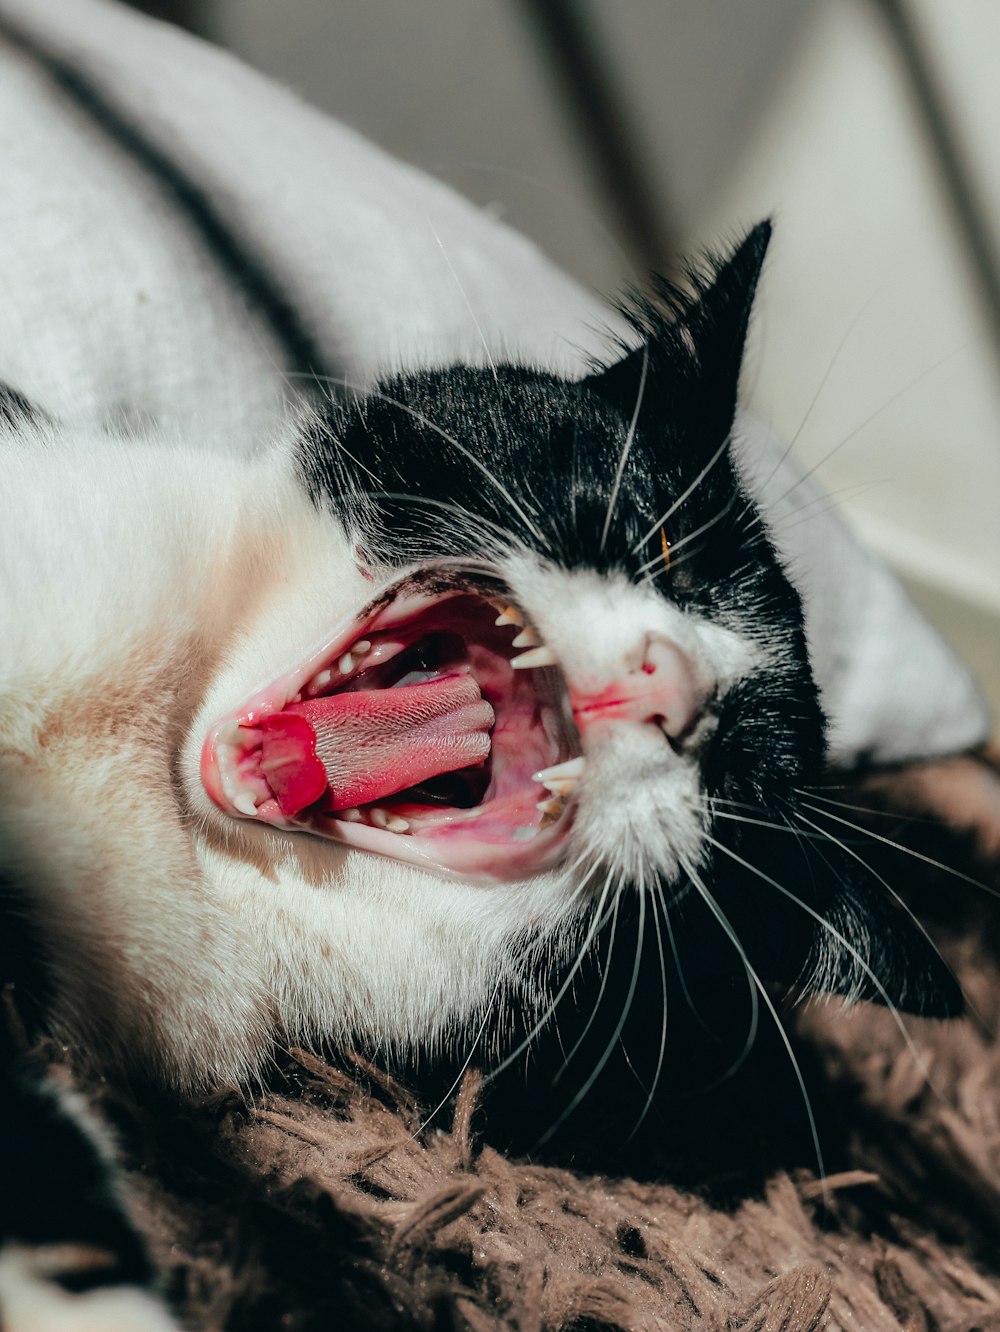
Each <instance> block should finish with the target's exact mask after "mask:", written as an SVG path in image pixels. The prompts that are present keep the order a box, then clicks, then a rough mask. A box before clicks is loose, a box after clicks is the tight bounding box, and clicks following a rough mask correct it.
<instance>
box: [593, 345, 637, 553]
mask: <svg viewBox="0 0 1000 1332" xmlns="http://www.w3.org/2000/svg"><path fill="white" fill-rule="evenodd" d="M648 370H649V346H648V345H647V346H645V347H643V349H642V372H641V373H640V375H639V391H638V393H637V394H636V399H635V408H634V410H633V412H632V419H631V421H630V422H629V426H628V434H627V435H626V436H625V443H624V444H623V445H622V452H621V457H620V458H619V459H618V469H617V471H616V472H615V480H614V484H613V485H612V487H611V497H610V499H609V500H608V511H607V513H606V514H605V515H604V527H603V529H602V531H601V550H603V549H604V544H605V542H606V541H607V539H608V532H609V530H610V528H611V519H612V518H613V517H614V512H615V506H616V505H617V503H618V491H619V490H620V489H621V484H622V477H623V476H624V475H625V464H626V463H627V462H628V456H629V454H630V453H631V452H632V441H633V440H634V439H635V429H636V426H637V424H638V422H639V412H640V411H641V410H642V399H643V396H644V394H645V392H646V374H647V372H648Z"/></svg>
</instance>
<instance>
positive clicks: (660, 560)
mask: <svg viewBox="0 0 1000 1332" xmlns="http://www.w3.org/2000/svg"><path fill="white" fill-rule="evenodd" d="M736 499H737V495H736V494H735V493H734V494H733V495H732V496H730V499H729V501H728V503H726V504H724V505H723V507H722V508H721V509H720V510H719V512H718V513H717V514H716V515H715V517H714V518H709V519H708V521H707V522H704V523H702V525H701V527H697V528H695V530H694V531H693V532H685V534H684V535H683V536H682V537H680V538H679V539H678V540H677V541H671V543H670V550H669V555H665V554H664V553H663V552H662V551H661V552H660V553H659V554H658V555H654V557H653V558H652V559H651V560H647V561H646V563H645V564H643V565H641V566H640V567H639V568H638V569H637V570H636V577H637V578H639V577H641V576H642V575H643V574H645V573H648V572H649V571H650V570H651V569H655V568H656V566H657V565H659V564H665V563H667V561H668V560H669V562H670V564H673V562H674V557H675V556H676V555H677V554H678V553H679V552H680V551H681V550H682V549H683V548H684V547H685V546H686V545H687V544H688V542H690V541H694V540H695V538H696V537H700V536H701V535H702V533H704V532H707V531H708V530H709V529H710V528H712V527H714V526H715V524H716V523H718V522H721V521H722V519H723V518H725V517H726V515H727V514H728V513H729V512H730V511H731V509H732V507H733V505H734V504H735V503H736Z"/></svg>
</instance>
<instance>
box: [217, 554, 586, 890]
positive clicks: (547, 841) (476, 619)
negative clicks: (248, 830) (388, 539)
mask: <svg viewBox="0 0 1000 1332" xmlns="http://www.w3.org/2000/svg"><path fill="white" fill-rule="evenodd" d="M583 766H584V760H583V757H582V755H581V753H580V740H579V736H578V735H577V732H576V729H575V727H574V725H573V722H572V719H571V714H570V710H569V704H568V699H567V690H566V684H565V680H564V678H563V675H562V672H561V670H560V669H559V667H558V664H557V662H556V660H555V657H554V655H553V653H552V652H551V650H550V649H549V648H548V647H547V646H545V645H544V644H543V643H542V642H541V641H540V639H539V636H538V634H537V632H536V631H535V630H534V629H533V628H532V627H531V626H530V625H529V624H527V622H526V617H525V616H524V615H523V614H522V612H521V611H520V610H519V609H518V608H517V607H516V605H514V603H513V602H512V601H511V600H510V599H509V598H507V597H506V596H505V595H503V594H499V593H497V592H496V591H495V590H494V589H493V588H492V587H491V588H490V589H489V591H488V592H487V591H477V590H470V588H469V586H468V585H467V584H466V585H465V586H461V587H460V586H457V585H448V584H446V583H444V580H443V579H441V578H437V579H435V580H433V581H431V580H429V579H425V580H418V579H415V578H409V579H406V580H404V581H403V582H402V583H401V584H399V585H398V587H397V588H396V589H395V590H392V591H390V592H389V593H387V594H385V595H383V596H382V597H380V598H379V600H378V601H377V602H376V603H375V605H374V606H373V607H372V608H371V609H370V610H369V611H368V612H366V613H364V614H363V615H362V616H361V617H360V618H359V619H358V620H356V621H353V622H352V623H351V624H350V625H348V626H345V627H344V628H343V629H342V630H341V631H340V632H338V633H337V634H336V635H335V636H334V637H333V638H332V639H330V640H329V641H328V642H327V643H326V644H325V645H324V647H323V648H322V649H320V651H319V652H317V653H314V654H313V655H311V656H310V657H309V658H308V659H307V660H306V661H305V662H303V663H301V664H300V665H299V666H297V667H295V668H294V669H293V670H291V671H290V672H288V673H287V674H286V675H284V676H281V677H280V678H279V679H278V680H276V681H274V683H273V684H271V685H268V686H267V687H266V688H264V689H262V690H260V691H258V692H257V693H256V694H254V695H253V696H252V697H251V698H249V699H247V700H246V701H245V702H244V703H243V704H242V706H241V707H239V708H237V709H236V710H234V711H233V712H231V713H227V714H226V716H224V717H222V718H221V719H220V720H219V721H218V722H217V723H216V724H215V725H214V726H213V727H212V728H211V730H210V731H209V735H208V738H207V740H206V741H205V745H204V748H203V750H202V760H201V774H202V781H203V783H204V786H205V789H206V790H207V792H208V794H209V795H210V796H211V798H212V799H213V801H214V802H215V803H216V804H217V805H218V806H219V808H220V809H222V810H223V812H224V813H226V814H229V815H231V816H232V817H235V818H245V819H252V820H255V821H257V822H259V823H265V824H268V825H270V826H272V827H275V828H280V829H284V830H287V831H305V832H310V833H313V834H316V835H318V836H321V837H329V838H333V839H335V840H336V841H339V842H343V843H346V844H347V845H349V846H356V847H360V848H364V849H366V850H370V851H375V852H379V853H381V854H383V855H388V856H393V857H395V858H396V859H399V860H405V861H410V862H412V863H416V864H419V865H422V866H424V867H426V868H428V869H434V870H437V871H439V872H444V873H455V874H462V875H463V876H469V877H473V878H477V879H485V880H489V881H498V880H499V881H502V880H510V879H515V878H521V877H523V876H524V875H525V874H528V873H533V872H537V871H538V870H540V869H543V868H545V867H546V866H548V865H551V864H553V863H554V862H555V861H556V860H557V859H558V858H559V857H560V855H561V854H562V852H563V850H564V848H565V844H566V841H567V838H568V835H569V831H570V827H571V824H572V815H573V807H574V791H575V786H576V783H577V781H578V780H579V778H580V776H581V775H582V772H583Z"/></svg>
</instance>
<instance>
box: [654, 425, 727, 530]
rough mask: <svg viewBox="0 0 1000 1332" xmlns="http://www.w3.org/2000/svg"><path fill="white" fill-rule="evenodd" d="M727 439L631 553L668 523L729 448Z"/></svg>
mask: <svg viewBox="0 0 1000 1332" xmlns="http://www.w3.org/2000/svg"><path fill="white" fill-rule="evenodd" d="M729 441H730V437H729V436H728V435H727V436H726V438H725V439H724V440H723V441H722V443H721V444H720V445H719V447H718V448H717V449H716V450H715V452H714V453H713V454H712V456H711V458H709V460H708V462H707V463H706V464H705V466H704V467H703V468H702V469H701V471H700V472H699V473H698V475H697V476H696V477H695V479H694V480H693V481H692V482H691V484H690V485H689V486H688V488H687V490H685V491H684V492H683V493H682V494H680V495H678V497H677V499H675V500H674V502H673V504H671V506H670V508H669V509H667V511H666V513H664V514H663V515H662V516H661V517H659V518H657V520H656V522H655V523H654V524H653V526H652V527H651V528H650V529H649V531H648V532H647V533H646V535H645V536H644V537H642V539H641V540H639V541H637V542H636V544H635V545H634V546H633V547H632V554H633V555H638V554H639V552H640V551H641V550H642V548H643V546H644V545H645V544H646V542H647V541H648V540H649V539H650V537H652V536H654V535H655V534H656V533H657V532H658V531H659V530H660V528H661V527H663V526H664V524H665V523H668V522H669V521H670V519H671V518H672V517H673V516H674V514H675V513H676V512H677V510H678V509H679V508H680V507H681V505H682V504H683V503H684V501H685V500H686V499H687V498H688V496H689V495H692V494H693V493H694V491H696V490H697V489H698V487H699V486H700V485H701V483H702V482H703V481H704V479H705V477H706V476H708V474H709V472H710V471H711V470H712V468H713V467H714V466H715V464H716V463H717V462H718V461H719V459H720V458H721V457H722V455H723V454H724V453H725V452H726V450H727V449H728V448H729Z"/></svg>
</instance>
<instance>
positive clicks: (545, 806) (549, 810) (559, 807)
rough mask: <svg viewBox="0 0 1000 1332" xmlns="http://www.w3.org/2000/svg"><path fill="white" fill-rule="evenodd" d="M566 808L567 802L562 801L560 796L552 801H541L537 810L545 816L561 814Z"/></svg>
mask: <svg viewBox="0 0 1000 1332" xmlns="http://www.w3.org/2000/svg"><path fill="white" fill-rule="evenodd" d="M565 807H566V802H565V801H564V800H560V799H559V798H558V796H556V797H554V798H552V799H550V800H539V802H538V804H537V805H536V806H535V808H536V809H540V810H541V811H542V813H543V814H561V813H562V812H563V810H564V809H565Z"/></svg>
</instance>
